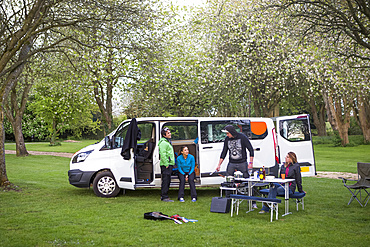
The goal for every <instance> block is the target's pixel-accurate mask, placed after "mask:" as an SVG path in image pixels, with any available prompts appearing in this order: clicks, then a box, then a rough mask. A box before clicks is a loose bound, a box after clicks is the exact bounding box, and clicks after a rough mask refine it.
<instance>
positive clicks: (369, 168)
mask: <svg viewBox="0 0 370 247" xmlns="http://www.w3.org/2000/svg"><path fill="white" fill-rule="evenodd" d="M357 173H358V180H357V182H356V183H355V184H352V185H347V181H356V180H350V179H345V178H341V179H342V181H343V183H344V187H346V188H347V189H348V190H349V192H351V194H352V197H351V199H350V200H349V202H348V205H349V204H351V202H352V201H353V200H354V199H356V200H357V201H358V203H360V205H361V207H366V205H367V203H368V201H369V199H370V197H369V195H370V163H361V162H358V163H357ZM368 190H369V191H368ZM362 191H364V192H365V193H366V194H365V198H364V199H362V194H361V192H362ZM358 195H360V196H358Z"/></svg>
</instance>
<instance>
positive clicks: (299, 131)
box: [279, 118, 311, 142]
mask: <svg viewBox="0 0 370 247" xmlns="http://www.w3.org/2000/svg"><path fill="white" fill-rule="evenodd" d="M279 131H280V135H281V136H282V137H283V138H284V139H286V140H288V141H291V142H300V141H310V140H311V135H310V131H309V123H308V120H307V119H306V118H304V119H290V120H282V121H280V122H279Z"/></svg>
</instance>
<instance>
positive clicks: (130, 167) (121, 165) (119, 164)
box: [105, 122, 135, 190]
mask: <svg viewBox="0 0 370 247" xmlns="http://www.w3.org/2000/svg"><path fill="white" fill-rule="evenodd" d="M130 124H131V123H130V122H125V123H123V124H121V125H120V126H119V127H118V128H117V131H116V132H115V133H114V135H113V136H112V142H113V143H112V148H111V150H107V151H105V153H106V155H110V157H109V160H110V169H111V171H112V173H113V175H114V177H115V179H116V181H117V183H118V186H119V187H120V188H122V189H131V190H134V189H135V161H134V153H133V149H132V148H131V150H130V158H129V159H128V160H127V159H124V158H123V157H122V156H121V151H122V146H123V144H124V140H125V137H126V134H127V130H128V129H129V126H130Z"/></svg>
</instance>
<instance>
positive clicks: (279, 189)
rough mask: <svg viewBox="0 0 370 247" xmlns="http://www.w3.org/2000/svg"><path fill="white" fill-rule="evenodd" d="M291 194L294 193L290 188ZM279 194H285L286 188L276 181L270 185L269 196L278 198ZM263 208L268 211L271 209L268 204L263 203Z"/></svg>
mask: <svg viewBox="0 0 370 247" xmlns="http://www.w3.org/2000/svg"><path fill="white" fill-rule="evenodd" d="M289 194H293V192H292V191H291V190H290V189H289ZM277 195H279V196H285V188H284V187H283V186H282V185H281V184H279V183H274V184H273V186H270V189H269V194H268V196H267V198H276V196H277ZM262 210H263V211H265V212H268V211H270V208H269V207H268V206H267V205H265V204H263V207H262Z"/></svg>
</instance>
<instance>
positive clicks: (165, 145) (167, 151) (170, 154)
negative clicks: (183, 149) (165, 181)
mask: <svg viewBox="0 0 370 247" xmlns="http://www.w3.org/2000/svg"><path fill="white" fill-rule="evenodd" d="M158 146H159V157H160V159H161V162H160V165H161V166H165V167H168V166H169V165H175V153H174V151H173V147H172V145H171V143H170V142H169V141H168V140H167V139H166V138H164V137H162V138H161V139H160V140H159V142H158Z"/></svg>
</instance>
